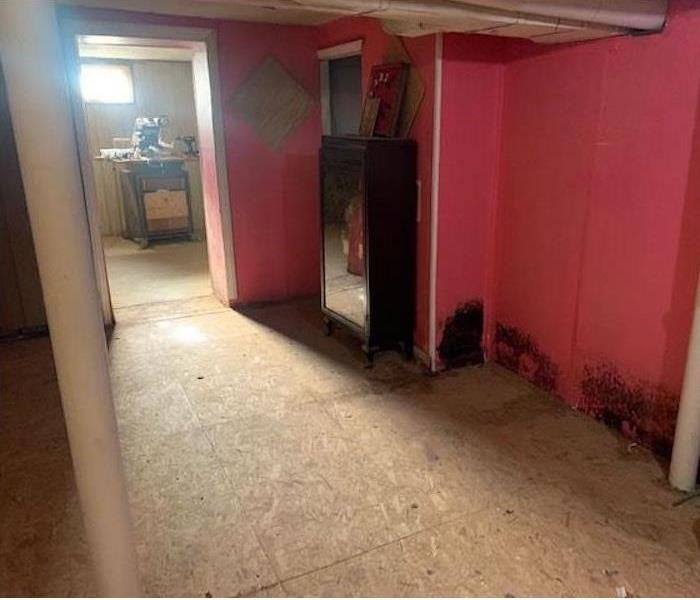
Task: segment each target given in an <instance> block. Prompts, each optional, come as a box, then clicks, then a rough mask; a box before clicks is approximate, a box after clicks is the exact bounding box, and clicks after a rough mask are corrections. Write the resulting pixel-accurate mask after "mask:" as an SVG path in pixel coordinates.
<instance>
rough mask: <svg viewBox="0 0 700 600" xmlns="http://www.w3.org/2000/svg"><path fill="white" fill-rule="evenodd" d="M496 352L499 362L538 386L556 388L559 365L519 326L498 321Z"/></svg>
mask: <svg viewBox="0 0 700 600" xmlns="http://www.w3.org/2000/svg"><path fill="white" fill-rule="evenodd" d="M495 354H496V357H495V358H496V361H497V362H499V363H500V364H502V365H503V366H504V367H507V368H508V369H510V370H511V371H515V372H516V373H518V374H519V375H522V376H523V377H525V378H526V379H528V380H529V381H531V382H532V383H534V384H535V385H536V386H538V387H541V388H542V389H544V390H547V391H548V392H553V391H555V390H556V388H557V378H558V377H559V369H558V367H557V365H555V364H554V363H553V362H552V359H551V358H549V356H547V355H546V354H545V353H544V352H542V351H541V350H540V349H539V346H538V345H537V343H536V342H535V341H534V340H533V339H532V337H531V336H529V335H527V334H526V333H523V332H522V331H520V330H519V329H518V328H517V327H509V326H507V325H504V324H503V323H496V338H495Z"/></svg>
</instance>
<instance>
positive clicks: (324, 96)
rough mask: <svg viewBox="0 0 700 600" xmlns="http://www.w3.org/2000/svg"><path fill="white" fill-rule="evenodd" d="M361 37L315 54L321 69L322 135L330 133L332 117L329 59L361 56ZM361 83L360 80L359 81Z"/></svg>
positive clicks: (322, 49)
mask: <svg viewBox="0 0 700 600" xmlns="http://www.w3.org/2000/svg"><path fill="white" fill-rule="evenodd" d="M362 42H363V40H362V39H357V40H352V41H350V42H345V43H344V44H338V45H336V46H329V47H328V48H321V49H320V50H319V51H318V52H317V53H316V56H317V57H318V60H319V66H320V69H321V78H320V82H321V87H320V92H321V93H320V95H321V133H322V134H323V135H331V130H332V129H333V126H332V119H333V115H332V113H331V70H330V69H331V64H330V63H331V61H332V60H335V59H337V58H348V57H350V56H359V57H360V58H362ZM360 83H362V82H360Z"/></svg>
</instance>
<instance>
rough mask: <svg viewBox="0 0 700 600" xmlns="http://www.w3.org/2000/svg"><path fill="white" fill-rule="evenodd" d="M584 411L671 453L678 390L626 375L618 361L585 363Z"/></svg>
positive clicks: (629, 434) (632, 436)
mask: <svg viewBox="0 0 700 600" xmlns="http://www.w3.org/2000/svg"><path fill="white" fill-rule="evenodd" d="M581 395H582V404H581V405H580V406H579V408H580V409H581V410H583V411H584V412H586V413H588V414H590V415H592V416H594V417H596V418H597V419H600V420H602V421H603V422H604V423H605V424H606V425H608V426H610V427H612V428H614V429H618V430H620V431H621V432H622V433H623V434H624V435H626V436H627V437H630V438H632V439H635V440H637V441H638V442H640V443H641V444H643V445H645V446H647V447H649V448H651V449H652V450H654V451H655V452H657V453H659V454H662V455H664V456H669V455H670V453H671V449H672V446H673V434H674V431H675V427H676V417H677V415H678V402H679V398H678V395H677V394H673V393H671V392H669V391H668V390H666V389H665V388H664V387H662V386H659V385H654V384H651V383H649V382H646V381H641V380H634V379H630V378H627V377H625V376H623V375H622V374H621V373H620V371H619V370H618V369H617V367H615V365H612V364H609V363H600V364H596V365H586V366H585V367H584V369H583V374H582V377H581Z"/></svg>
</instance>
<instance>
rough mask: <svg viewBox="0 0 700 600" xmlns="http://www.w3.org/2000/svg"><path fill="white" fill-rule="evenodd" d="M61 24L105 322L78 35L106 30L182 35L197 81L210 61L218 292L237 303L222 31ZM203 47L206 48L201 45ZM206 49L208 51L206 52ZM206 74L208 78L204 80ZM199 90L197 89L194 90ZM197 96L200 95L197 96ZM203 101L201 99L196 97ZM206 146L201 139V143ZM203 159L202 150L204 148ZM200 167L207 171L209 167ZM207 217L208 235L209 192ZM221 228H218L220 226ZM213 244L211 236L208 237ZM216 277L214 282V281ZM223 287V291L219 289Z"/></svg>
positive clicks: (109, 317)
mask: <svg viewBox="0 0 700 600" xmlns="http://www.w3.org/2000/svg"><path fill="white" fill-rule="evenodd" d="M59 29H60V32H61V38H62V40H61V41H62V45H63V48H64V55H65V61H66V71H67V77H68V83H69V93H70V100H71V105H72V108H73V119H74V128H75V132H76V140H77V145H78V153H79V160H80V167H81V178H82V181H83V191H84V194H85V205H86V213H87V220H88V225H89V229H90V238H91V246H92V254H93V263H94V265H95V275H96V279H97V287H98V291H99V294H100V300H101V304H102V314H103V318H104V322H105V325H108V326H111V325H113V324H114V311H113V307H112V300H111V295H110V289H109V280H108V277H107V265H106V261H105V255H104V249H103V247H102V237H101V234H100V223H99V214H98V208H97V191H96V186H95V178H94V172H93V167H92V157H91V156H90V151H89V145H88V134H87V125H86V120H85V112H84V110H83V103H82V98H81V95H80V56H79V54H78V45H77V36H79V35H105V36H117V37H126V38H145V39H151V40H163V41H164V42H167V41H182V42H190V43H191V44H192V50H193V57H192V60H191V64H192V76H193V87H194V88H195V90H196V89H197V87H199V86H198V85H197V83H198V82H197V80H196V77H197V74H196V73H195V63H196V62H197V60H198V59H199V62H200V63H202V61H206V69H205V71H206V72H205V73H203V74H200V75H199V76H200V78H201V80H200V83H202V84H206V85H207V86H208V88H209V100H210V103H209V104H210V106H209V107H208V108H210V114H208V115H206V117H205V118H207V117H208V119H207V120H208V121H210V122H211V131H210V132H205V135H207V136H210V137H209V139H206V138H205V141H207V142H209V143H211V145H212V146H213V149H214V161H215V166H216V168H215V169H214V170H213V173H214V174H215V178H216V181H215V187H216V191H217V192H218V193H217V196H218V199H217V200H218V201H217V203H216V204H217V208H218V219H219V223H220V238H221V239H220V242H221V248H222V251H223V257H222V258H223V262H224V270H225V284H224V289H221V290H217V289H216V287H215V286H214V294H215V296H216V297H217V298H218V300H219V301H220V302H221V303H222V304H224V305H226V306H228V307H232V306H233V305H234V304H235V302H236V300H237V298H238V289H237V288H238V286H237V278H236V261H235V251H234V240H233V222H232V220H233V219H232V214H231V199H230V195H229V185H228V166H227V161H226V140H225V135H224V117H223V107H222V101H221V84H220V76H219V57H218V49H217V34H216V31H215V30H214V29H209V28H202V27H181V26H170V25H152V24H142V23H129V22H116V21H101V20H92V19H83V18H75V17H72V16H71V17H63V18H61V17H60V16H59ZM199 48H202V49H203V52H201V51H200V50H199ZM202 54H204V56H202ZM204 79H206V81H204ZM195 96H196V91H195ZM195 101H196V98H195ZM197 104H198V103H197ZM197 112H198V114H197V115H196V118H197V124H198V127H197V130H198V131H197V135H198V136H199V135H200V130H201V124H200V116H201V115H200V114H199V112H200V111H199V109H198V111H197ZM201 147H202V144H201V140H200V148H201ZM200 160H201V154H200ZM200 170H201V172H202V173H204V169H201V165H200ZM204 196H205V197H204V219H205V229H206V232H207V238H209V236H210V235H211V229H210V226H211V219H212V215H211V208H209V209H207V201H206V194H205V195H204ZM216 233H218V232H216ZM207 245H209V241H207ZM207 258H208V261H211V256H210V252H209V247H208V252H207ZM207 266H208V268H209V272H210V275H211V263H210V262H208V265H207ZM212 283H213V282H212ZM217 291H218V293H217Z"/></svg>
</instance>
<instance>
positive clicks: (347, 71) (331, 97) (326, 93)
mask: <svg viewBox="0 0 700 600" xmlns="http://www.w3.org/2000/svg"><path fill="white" fill-rule="evenodd" d="M318 58H319V60H320V64H321V119H322V127H323V134H324V135H356V134H357V132H358V131H359V128H360V118H361V113H362V40H356V41H354V42H348V43H346V44H341V45H339V46H333V47H331V48H324V49H323V50H319V52H318Z"/></svg>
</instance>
